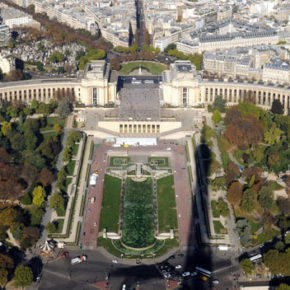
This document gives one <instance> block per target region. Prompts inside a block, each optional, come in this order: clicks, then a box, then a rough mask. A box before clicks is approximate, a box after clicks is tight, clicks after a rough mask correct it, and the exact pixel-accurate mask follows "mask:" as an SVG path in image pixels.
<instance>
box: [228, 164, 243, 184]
mask: <svg viewBox="0 0 290 290" xmlns="http://www.w3.org/2000/svg"><path fill="white" fill-rule="evenodd" d="M239 174H240V170H239V167H238V165H237V164H236V163H234V162H232V161H230V162H229V163H228V169H227V173H226V182H227V184H228V185H229V184H231V183H232V182H233V181H235V180H236V179H237V177H238V176H239Z"/></svg>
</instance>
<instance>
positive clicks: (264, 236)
mask: <svg viewBox="0 0 290 290" xmlns="http://www.w3.org/2000/svg"><path fill="white" fill-rule="evenodd" d="M278 235H280V231H276V230H274V229H268V230H265V231H264V232H263V233H261V234H260V235H258V237H257V239H253V240H252V246H257V245H260V244H263V243H265V242H267V241H270V240H272V239H273V238H274V237H277V236H278Z"/></svg>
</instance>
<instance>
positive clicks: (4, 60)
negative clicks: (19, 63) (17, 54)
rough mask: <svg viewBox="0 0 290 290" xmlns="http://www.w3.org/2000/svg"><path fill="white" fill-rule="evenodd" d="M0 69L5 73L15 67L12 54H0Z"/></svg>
mask: <svg viewBox="0 0 290 290" xmlns="http://www.w3.org/2000/svg"><path fill="white" fill-rule="evenodd" d="M0 69H1V71H2V73H4V74H7V73H9V72H10V71H11V70H13V69H15V59H14V58H13V57H12V56H4V55H2V54H0Z"/></svg>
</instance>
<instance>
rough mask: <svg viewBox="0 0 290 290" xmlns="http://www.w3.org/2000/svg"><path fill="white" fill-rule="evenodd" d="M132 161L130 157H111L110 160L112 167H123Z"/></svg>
mask: <svg viewBox="0 0 290 290" xmlns="http://www.w3.org/2000/svg"><path fill="white" fill-rule="evenodd" d="M129 161H130V158H129V157H118V156H115V157H111V158H110V166H115V167H119V166H122V165H127V164H128V163H129Z"/></svg>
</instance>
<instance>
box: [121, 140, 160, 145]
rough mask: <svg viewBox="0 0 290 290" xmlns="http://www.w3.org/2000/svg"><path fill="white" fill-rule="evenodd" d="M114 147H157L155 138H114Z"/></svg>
mask: <svg viewBox="0 0 290 290" xmlns="http://www.w3.org/2000/svg"><path fill="white" fill-rule="evenodd" d="M116 145H117V146H122V145H129V146H153V145H157V139H156V138H116Z"/></svg>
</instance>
